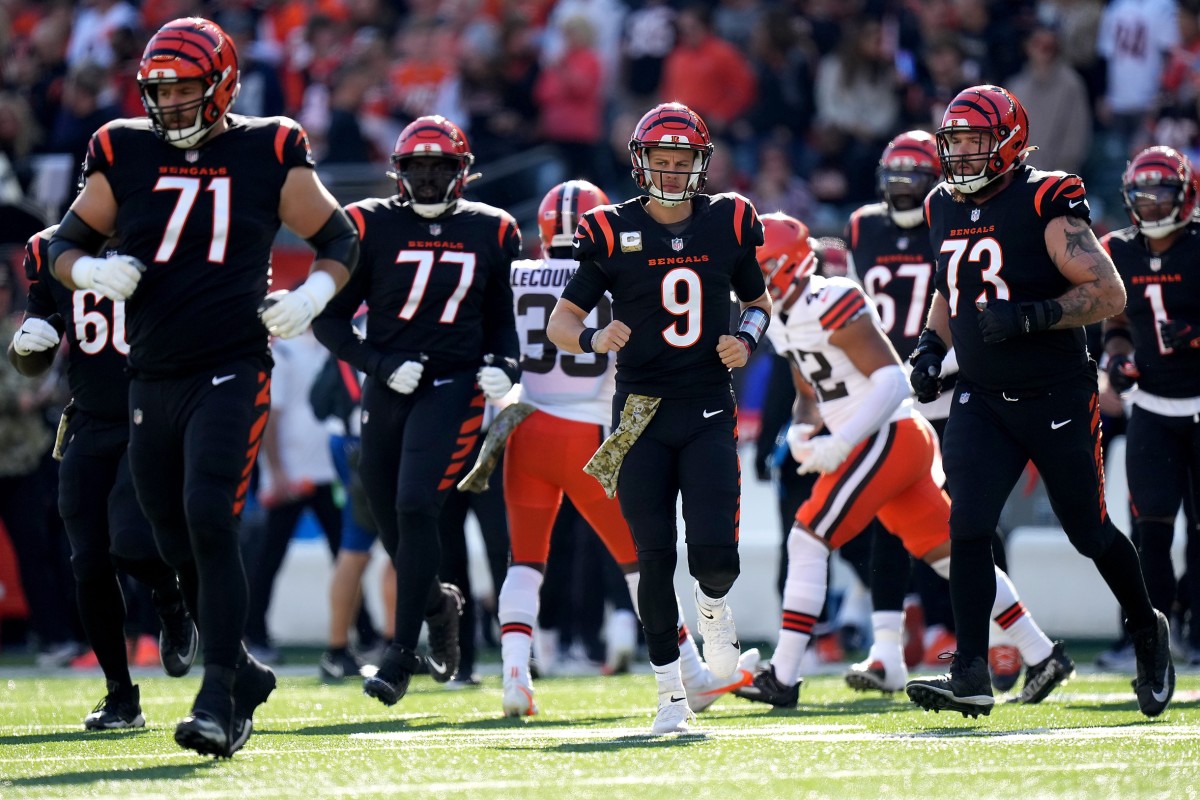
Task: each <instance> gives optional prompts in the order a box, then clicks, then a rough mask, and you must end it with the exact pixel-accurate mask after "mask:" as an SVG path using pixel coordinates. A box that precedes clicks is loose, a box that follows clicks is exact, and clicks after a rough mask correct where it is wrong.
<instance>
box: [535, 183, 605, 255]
mask: <svg viewBox="0 0 1200 800" xmlns="http://www.w3.org/2000/svg"><path fill="white" fill-rule="evenodd" d="M606 205H608V195H606V194H605V193H604V190H603V189H601V188H600V187H599V186H596V185H595V184H593V183H589V182H588V181H580V180H575V181H564V182H563V183H560V184H558V185H557V186H555V187H554V188H553V189H551V190H550V191H549V192H547V193H546V196H545V197H543V198H542V203H541V205H539V206H538V235H539V236H540V237H541V240H542V255H544V256H546V257H549V256H550V250H551V249H557V248H560V247H563V248H566V249H567V250H570V248H571V243H572V242H573V241H574V238H575V227H576V226H577V225H578V224H579V218H580V217H581V216H582V215H583V214H585V213H587V212H588V211H591V210H592V209H593V208H595V207H596V206H606Z"/></svg>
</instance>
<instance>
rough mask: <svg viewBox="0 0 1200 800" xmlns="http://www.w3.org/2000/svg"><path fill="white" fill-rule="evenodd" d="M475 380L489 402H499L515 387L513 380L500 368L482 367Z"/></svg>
mask: <svg viewBox="0 0 1200 800" xmlns="http://www.w3.org/2000/svg"><path fill="white" fill-rule="evenodd" d="M475 380H476V381H478V382H479V388H480V389H483V394H484V396H485V397H487V399H488V400H499V399H500V398H501V397H504V395H506V394H508V390H509V389H511V388H512V387H513V382H512V379H511V378H509V377H508V374H507V373H506V372H505V371H504V370H502V369H500V368H499V367H481V368H480V369H479V373H478V374H477V375H476V376H475Z"/></svg>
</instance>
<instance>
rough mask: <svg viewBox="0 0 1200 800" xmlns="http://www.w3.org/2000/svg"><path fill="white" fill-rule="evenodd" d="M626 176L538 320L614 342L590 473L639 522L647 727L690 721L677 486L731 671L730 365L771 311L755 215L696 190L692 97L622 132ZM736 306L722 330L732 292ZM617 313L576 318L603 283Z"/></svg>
mask: <svg viewBox="0 0 1200 800" xmlns="http://www.w3.org/2000/svg"><path fill="white" fill-rule="evenodd" d="M629 151H630V158H631V160H632V162H633V177H634V180H635V182H636V183H637V185H638V188H639V189H642V190H643V191H644V192H645V193H646V195H648V196H645V195H643V196H640V197H635V198H633V199H631V200H628V201H626V202H624V203H620V204H618V205H615V206H601V207H599V208H596V209H593V210H592V211H590V212H588V213H587V214H584V215H583V218H582V219H581V221H580V223H579V226H578V228H577V230H576V232H575V237H574V240H573V247H574V257H575V259H576V260H578V261H579V262H580V265H579V270H578V272H576V273H575V276H574V277H573V278H572V279H571V282H570V283H569V284H568V285H567V287H566V289H565V290H564V291H563V293H562V298H561V299H560V300H559V301H558V304H557V305H556V306H555V308H554V312H553V314H552V315H551V318H550V324H549V326H548V327H547V334H548V336H549V337H550V340H551V341H552V342H553V343H554V344H555V345H557V346H558V347H559V349H561V350H565V351H566V352H568V353H591V352H596V353H599V354H605V353H609V352H615V353H616V354H617V387H616V394H615V395H614V397H613V411H612V420H613V425H614V427H615V428H616V430H614V432H613V434H612V435H611V436H610V437H609V438H608V439H607V440H606V441H605V442H604V444H603V445H602V446H601V448H600V449H599V450H598V451H597V453H596V455H595V456H593V458H592V461H591V462H589V465H588V471H589V473H590V474H593V475H595V476H596V477H597V479H599V480H600V482H601V483H602V484H603V485H604V486H605V489H606V490H607V491H608V493H609V495H610V496H612V494H613V493H614V492H615V493H616V495H617V496H618V498H619V499H620V503H621V513H622V514H623V515H624V517H625V519H626V521H627V522H628V523H629V527H630V528H631V529H632V531H633V538H634V542H635V543H636V545H637V550H638V565H639V569H640V572H641V583H640V586H639V589H638V597H639V601H640V602H639V610H640V612H641V617H642V625H643V627H644V628H645V631H646V643H647V645H648V647H649V651H650V663H651V664H652V665H653V666H654V672H655V676H656V678H657V680H658V716H657V718H656V719H655V722H654V727H653V730H654V731H655V732H661V733H665V732H670V731H679V730H686V728H687V723H688V719H689V717H690V715H691V712H690V709H689V707H688V702H687V694H686V692H685V687H684V684H683V681H682V679H681V676H680V664H679V639H678V627H677V621H678V607H677V603H676V600H675V590H674V587H673V584H672V579H673V576H674V573H675V560H676V558H675V542H676V536H677V534H676V530H675V504H676V498H677V497H678V496H679V495H682V497H683V516H684V521H685V523H686V525H687V543H688V567H689V569H690V571H691V574H692V575H693V576H694V577H695V578H696V581H697V585H696V602H697V605H698V610H699V622H698V626H697V627H698V629H699V631H700V633H701V635H703V637H704V652H705V659H706V660H707V662H708V666H709V668H710V669H711V670H712V672H713V674H715V675H716V676H718V677H722V678H723V677H728V676H730V675H732V674H733V673H734V672H735V670H736V669H737V668H738V657H739V652H740V644H739V642H738V639H737V633H736V631H735V628H734V624H733V617H732V614H731V612H730V610H729V607H728V605H727V604H726V601H725V598H726V595H727V594H728V592H729V589H730V587H731V586H733V582H734V580H735V579H736V578H737V576H738V572H739V562H738V550H737V540H738V517H739V501H740V481H741V476H740V472H739V465H738V458H737V407H736V405H735V402H734V396H733V389H732V386H731V384H730V380H729V370H730V368H733V367H741V366H743V365H745V363H746V361H747V360H748V359H749V357H750V354H751V352H752V351H753V350H754V348H755V347H757V346H758V342H759V339H760V338H761V336H762V335H763V332H764V331H765V330H766V326H767V323H768V322H769V321H770V315H771V299H770V296H769V295H768V294H767V292H766V285H765V283H764V282H763V277H762V272H761V271H760V270H759V268H758V261H757V259H756V257H755V248H756V247H757V246H758V245H760V244H762V241H763V230H762V224H761V223H760V222H759V220H758V214H757V213H756V212H755V210H754V207H753V206H752V205H751V204H750V202H749V201H747V200H746V199H745V198H744V197H741V196H739V195H736V194H718V195H711V196H710V195H706V194H703V193H702V192H703V189H704V182H705V178H706V175H707V171H708V162H709V158H710V157H711V156H712V152H713V145H712V141H711V140H710V138H709V135H708V128H707V127H706V126H705V124H704V121H703V120H701V119H700V117H699V116H697V115H696V114H695V113H694V112H693V111H692V110H691V109H689V108H688V107H687V106H684V105H681V104H679V103H665V104H663V105H660V106H656V107H655V108H653V109H651V110H650V111H649V112H647V114H646V115H645V116H644V117H642V119H641V121H640V122H638V124H637V127H636V128H635V129H634V132H633V136H632V137H631V138H630V141H629ZM731 289H732V290H733V291H734V292H736V294H737V296H738V298H739V299H740V300H741V306H742V317H741V322H740V324H739V327H738V329H737V330H736V331H733V332H731V331H730V322H729V321H730V315H731V307H730V306H731V302H730V290H731ZM605 292H608V293H609V294H610V295H611V297H612V310H613V321H612V322H610V323H608V324H607V325H605V327H603V328H589V327H586V326H585V319H586V318H587V314H588V313H589V312H590V311H591V310H592V309H593V308H595V307H596V306H597V304H599V303H600V300H601V298H602V297H603V296H604V293H605Z"/></svg>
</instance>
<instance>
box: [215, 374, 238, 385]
mask: <svg viewBox="0 0 1200 800" xmlns="http://www.w3.org/2000/svg"><path fill="white" fill-rule="evenodd" d="M236 377H237V375H222V376H221V377H219V378H218V377H217V376H215V375H214V376H213V379H212V385H213V386H220V385H221V384H222V383H225V382H226V381H231V380H233V379H234V378H236Z"/></svg>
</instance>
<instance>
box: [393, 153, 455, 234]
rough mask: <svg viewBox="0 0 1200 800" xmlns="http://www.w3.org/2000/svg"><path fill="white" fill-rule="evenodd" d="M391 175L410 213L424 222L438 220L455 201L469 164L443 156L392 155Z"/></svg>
mask: <svg viewBox="0 0 1200 800" xmlns="http://www.w3.org/2000/svg"><path fill="white" fill-rule="evenodd" d="M392 164H393V165H394V166H395V168H396V171H395V173H392V175H393V177H395V178H396V181H397V183H399V184H400V189H401V192H402V193H403V195H404V196H405V197H406V198H407V199H408V200H409V204H410V205H411V206H412V209H413V211H415V212H417V214H418V215H420V216H422V217H425V218H426V219H432V218H433V217H439V216H441V215H442V214H444V213H446V211H447V210H448V209H449V208H450V207H451V206H452V205H454V203H456V202H457V201H458V198H459V197H461V196H462V191H463V187H464V186H465V185H466V180H467V172H468V170H469V169H470V164H469V163H468V162H467V161H466V160H465V159H460V158H454V157H450V156H445V155H428V156H424V155H404V156H400V155H394V156H392Z"/></svg>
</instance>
